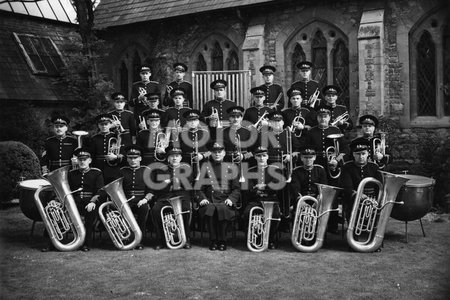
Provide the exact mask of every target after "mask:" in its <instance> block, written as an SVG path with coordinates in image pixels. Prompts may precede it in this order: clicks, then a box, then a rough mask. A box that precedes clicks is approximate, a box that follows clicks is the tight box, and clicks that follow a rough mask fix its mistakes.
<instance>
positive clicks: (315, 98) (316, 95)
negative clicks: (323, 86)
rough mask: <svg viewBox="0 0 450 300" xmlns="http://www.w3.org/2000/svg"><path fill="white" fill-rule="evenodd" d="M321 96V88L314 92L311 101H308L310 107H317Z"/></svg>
mask: <svg viewBox="0 0 450 300" xmlns="http://www.w3.org/2000/svg"><path fill="white" fill-rule="evenodd" d="M319 95H320V91H319V88H316V90H315V91H314V94H312V95H311V96H310V97H309V99H308V103H309V106H310V107H313V108H314V106H315V105H316V102H317V100H318V99H319Z"/></svg>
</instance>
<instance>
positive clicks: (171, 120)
mask: <svg viewBox="0 0 450 300" xmlns="http://www.w3.org/2000/svg"><path fill="white" fill-rule="evenodd" d="M170 95H171V97H172V100H173V102H174V106H173V107H169V108H168V109H166V120H167V127H169V128H166V129H167V130H166V132H169V131H170V140H171V141H174V140H175V141H176V140H178V138H179V134H180V133H181V129H182V128H183V127H184V125H186V119H185V118H184V116H183V114H184V113H185V112H187V111H188V110H191V108H189V107H185V106H184V103H185V102H186V101H185V97H186V92H185V91H184V90H183V89H181V88H174V89H172V90H171V92H170Z"/></svg>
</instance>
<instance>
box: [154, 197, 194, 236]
mask: <svg viewBox="0 0 450 300" xmlns="http://www.w3.org/2000/svg"><path fill="white" fill-rule="evenodd" d="M164 206H170V203H169V202H168V201H157V202H156V203H155V204H154V205H153V207H152V209H151V214H152V219H153V221H154V222H155V227H156V228H155V231H156V238H157V239H158V242H159V243H160V244H162V243H164V242H165V240H164V239H165V236H164V230H163V221H162V218H161V210H162V208H163V207H164ZM190 209H191V203H190V201H189V200H183V201H181V210H182V212H187V211H190ZM182 216H183V225H184V232H185V234H186V238H187V240H188V241H189V237H190V236H191V228H190V224H189V220H190V218H191V212H189V213H184V214H182Z"/></svg>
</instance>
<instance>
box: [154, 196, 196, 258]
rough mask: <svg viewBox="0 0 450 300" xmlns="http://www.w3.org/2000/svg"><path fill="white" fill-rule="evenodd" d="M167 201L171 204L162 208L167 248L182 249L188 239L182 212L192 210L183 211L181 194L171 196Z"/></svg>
mask: <svg viewBox="0 0 450 300" xmlns="http://www.w3.org/2000/svg"><path fill="white" fill-rule="evenodd" d="M167 201H168V202H169V203H170V205H166V206H164V207H163V208H162V209H161V219H162V221H163V230H164V237H165V239H166V244H167V248H169V249H180V248H183V247H184V245H185V244H186V241H187V237H186V232H185V231H184V222H183V216H182V214H186V213H190V211H189V210H188V211H181V197H180V196H178V197H173V198H170V199H168V200H167Z"/></svg>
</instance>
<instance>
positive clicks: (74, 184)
mask: <svg viewBox="0 0 450 300" xmlns="http://www.w3.org/2000/svg"><path fill="white" fill-rule="evenodd" d="M74 154H75V156H76V157H77V159H78V169H75V170H72V171H70V172H69V175H68V181H69V186H70V189H71V190H72V191H75V190H77V189H79V188H82V190H81V191H80V192H77V193H75V194H74V199H75V203H76V205H77V208H78V212H79V213H80V215H82V216H84V227H85V228H86V240H85V242H84V245H83V247H82V248H81V250H82V251H84V252H86V251H89V248H90V247H91V246H92V239H93V235H92V234H93V232H94V224H95V220H96V219H97V213H98V205H99V203H100V202H101V201H100V195H101V191H100V189H101V188H102V187H103V186H104V182H103V174H102V171H100V170H99V169H97V168H91V167H90V164H91V162H92V159H91V154H90V153H89V151H88V149H86V148H77V149H76V150H75V153H74ZM101 196H102V198H103V200H104V199H105V198H106V197H105V195H104V193H102V195H101Z"/></svg>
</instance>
